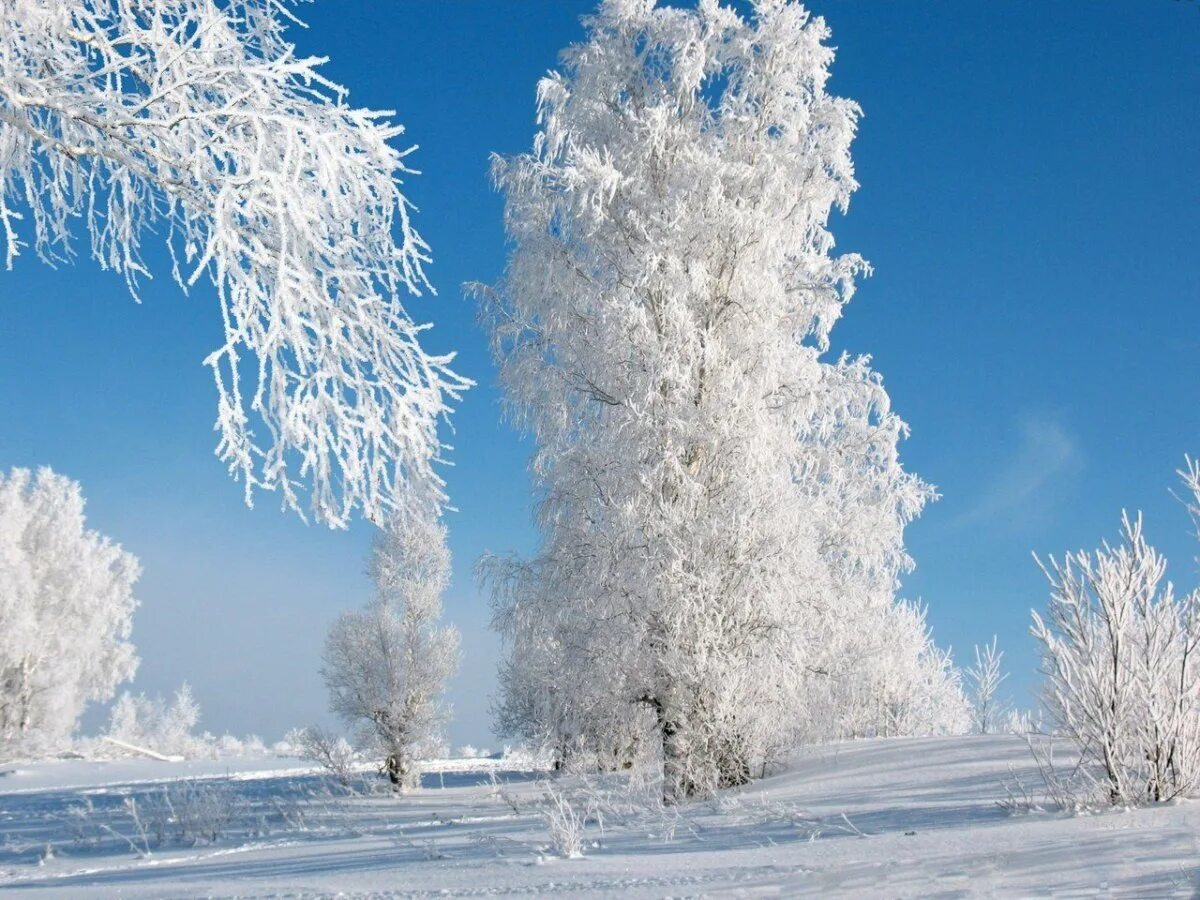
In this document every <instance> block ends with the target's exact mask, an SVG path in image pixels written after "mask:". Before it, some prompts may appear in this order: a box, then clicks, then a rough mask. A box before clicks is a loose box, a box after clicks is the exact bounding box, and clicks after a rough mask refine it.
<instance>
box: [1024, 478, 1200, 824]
mask: <svg viewBox="0 0 1200 900" xmlns="http://www.w3.org/2000/svg"><path fill="white" fill-rule="evenodd" d="M1180 475H1181V476H1182V478H1183V481H1184V484H1185V485H1186V486H1187V488H1188V490H1189V491H1190V492H1191V494H1192V496H1191V498H1189V503H1188V507H1189V510H1190V511H1191V512H1192V513H1193V516H1196V514H1197V513H1200V467H1198V466H1197V464H1196V463H1194V462H1193V461H1191V460H1188V464H1187V467H1186V468H1185V469H1184V470H1183V471H1182V472H1180ZM1121 525H1122V534H1121V538H1122V540H1121V543H1120V544H1118V545H1117V546H1115V547H1114V546H1110V545H1109V544H1108V543H1105V544H1104V545H1103V546H1102V547H1101V548H1100V549H1099V550H1098V551H1096V552H1095V553H1094V554H1093V553H1083V552H1079V553H1068V554H1067V555H1066V556H1065V557H1064V559H1063V561H1062V562H1061V563H1060V562H1057V561H1055V560H1054V559H1051V560H1050V561H1049V563H1048V564H1041V563H1040V562H1039V565H1041V566H1042V571H1043V572H1044V573H1045V575H1046V577H1047V579H1048V580H1049V582H1050V588H1051V596H1050V605H1049V608H1048V609H1047V612H1046V616H1045V618H1044V619H1043V618H1042V616H1040V615H1039V614H1038V613H1036V612H1035V613H1034V614H1033V629H1032V630H1033V635H1034V636H1035V637H1036V638H1037V639H1038V640H1039V641H1040V642H1041V645H1042V660H1043V669H1042V670H1043V673H1044V675H1045V679H1046V680H1045V685H1044V688H1043V699H1044V702H1045V705H1046V709H1047V712H1048V714H1049V717H1050V719H1051V721H1052V722H1053V724H1054V726H1055V729H1056V731H1058V732H1059V733H1061V734H1064V735H1065V736H1066V737H1068V738H1069V739H1070V740H1071V741H1073V742H1074V743H1075V744H1076V745H1077V747H1078V748H1079V751H1080V754H1081V756H1082V759H1083V762H1084V767H1081V768H1084V769H1086V770H1088V771H1085V772H1084V773H1083V774H1085V775H1089V774H1090V773H1091V772H1092V771H1094V772H1095V773H1096V774H1095V775H1094V776H1092V777H1093V778H1094V783H1093V785H1089V786H1095V787H1100V788H1101V791H1100V792H1101V793H1103V794H1104V795H1105V797H1106V799H1107V800H1108V801H1109V802H1110V803H1112V804H1114V805H1135V806H1136V805H1139V804H1143V803H1154V802H1160V801H1165V800H1172V799H1174V798H1176V797H1183V796H1195V795H1196V794H1197V793H1198V792H1200V591H1193V592H1191V593H1190V594H1186V595H1183V596H1176V594H1175V590H1174V587H1173V586H1172V585H1171V583H1170V582H1166V583H1165V585H1164V584H1163V578H1164V576H1165V574H1166V568H1167V562H1166V559H1165V558H1164V557H1163V556H1162V555H1161V554H1159V553H1158V552H1157V551H1155V550H1154V548H1153V547H1151V546H1150V545H1149V543H1147V541H1146V539H1145V537H1144V535H1143V533H1142V518H1141V516H1140V515H1138V516H1137V517H1135V518H1130V517H1129V516H1127V515H1126V516H1123V517H1122V521H1121Z"/></svg>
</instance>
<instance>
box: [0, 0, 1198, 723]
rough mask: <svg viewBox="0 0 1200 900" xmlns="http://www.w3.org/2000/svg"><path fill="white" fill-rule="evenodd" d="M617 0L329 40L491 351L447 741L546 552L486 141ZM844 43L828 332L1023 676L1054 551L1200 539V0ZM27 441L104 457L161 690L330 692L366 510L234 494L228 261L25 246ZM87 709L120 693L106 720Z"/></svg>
mask: <svg viewBox="0 0 1200 900" xmlns="http://www.w3.org/2000/svg"><path fill="white" fill-rule="evenodd" d="M591 6H592V3H591V0H454V2H438V0H396V2H392V3H380V2H367V0H336V2H335V0H319V2H317V3H315V4H313V5H311V6H305V7H303V8H302V14H303V16H304V18H305V19H306V20H307V21H308V23H309V25H310V28H309V29H308V30H307V31H304V32H299V31H298V32H296V35H295V37H296V40H297V41H298V43H299V45H300V48H301V50H302V51H303V52H306V53H314V54H321V55H328V56H330V57H331V58H332V60H331V63H330V64H329V66H328V67H327V70H326V71H327V74H328V75H330V76H331V77H333V78H335V79H336V80H338V81H341V82H342V83H343V84H346V85H347V86H349V87H350V89H351V98H352V100H353V101H354V102H356V103H358V104H361V105H366V106H371V107H375V108H382V109H394V110H396V111H397V118H398V120H399V121H401V122H403V123H404V124H405V125H406V126H407V127H408V136H409V137H410V138H411V140H412V141H413V142H414V143H417V144H419V145H420V150H419V151H418V152H417V153H416V154H415V155H414V157H412V158H411V160H412V161H413V162H414V164H415V165H416V166H417V167H418V168H420V169H421V170H422V173H423V174H422V175H421V176H419V177H417V178H413V179H412V180H411V181H410V182H409V185H408V193H409V195H410V197H411V198H412V199H413V200H414V201H415V202H416V203H417V204H418V205H419V206H420V208H421V209H420V213H419V217H418V219H417V221H418V224H419V227H420V228H421V230H422V232H423V234H424V236H425V237H426V239H427V240H428V241H429V242H430V243H431V244H432V246H433V249H434V256H435V263H434V265H433V266H432V268H431V269H430V276H431V278H432V280H433V282H434V283H435V285H436V286H437V288H438V290H439V296H438V297H436V298H423V299H414V300H410V301H409V302H408V305H409V308H410V310H411V311H412V312H413V314H414V315H415V316H416V317H418V318H420V319H423V320H428V321H432V322H434V323H435V325H436V327H435V329H434V330H433V331H432V332H431V333H430V344H431V346H432V348H434V349H439V350H444V349H452V348H453V349H457V350H458V351H459V354H460V355H459V364H458V368H459V369H460V371H462V372H463V373H464V374H466V375H468V376H470V377H472V378H474V379H475V380H476V381H478V382H479V387H478V388H476V389H475V390H473V391H471V392H470V393H469V394H468V396H467V397H466V399H465V400H464V402H463V404H462V405H461V408H460V409H459V411H458V413H457V414H456V416H455V417H454V425H455V429H456V431H455V433H454V434H453V435H451V436H449V439H450V440H451V441H452V443H453V444H454V446H455V450H454V453H453V459H454V462H455V466H454V467H453V468H451V469H449V470H447V472H446V476H447V481H448V483H449V490H450V493H451V496H452V499H453V501H454V503H455V504H456V506H457V507H458V510H459V511H458V512H457V513H454V514H452V515H451V517H450V520H449V525H450V529H451V547H452V550H453V552H454V557H455V570H454V573H455V574H454V581H453V585H452V587H451V589H450V592H449V595H448V597H447V602H446V609H447V616H448V618H450V619H451V620H452V621H454V622H455V623H456V624H457V625H458V626H459V628H460V629H461V630H462V632H463V638H464V641H463V642H464V650H465V653H464V663H463V669H462V673H461V674H460V676H459V677H458V679H457V680H456V682H455V684H454V686H453V690H452V700H453V702H454V704H455V707H456V711H457V716H456V719H455V722H454V725H453V727H452V729H451V738H452V740H453V741H454V743H455V744H460V743H463V742H467V741H470V742H474V743H486V744H491V745H492V746H496V743H497V742H495V741H494V739H493V738H492V737H491V736H490V719H489V716H488V713H487V707H488V700H489V695H490V693H491V692H492V690H493V686H494V674H493V673H494V666H495V661H496V658H497V647H496V642H495V640H494V638H493V637H492V636H491V634H490V633H489V632H488V631H487V618H488V610H487V605H486V601H485V600H484V599H483V598H482V597H481V596H480V595H479V593H478V591H477V590H476V588H475V586H474V584H473V581H472V578H471V566H472V564H473V562H474V560H475V559H476V558H477V557H478V555H479V554H480V553H481V552H483V551H484V550H494V551H505V550H518V551H521V550H528V549H529V548H531V547H532V545H533V540H534V535H533V533H532V531H531V529H530V526H529V481H528V478H527V475H526V470H525V459H526V456H527V454H528V451H529V446H528V445H527V444H525V443H523V442H522V441H521V440H520V439H519V438H518V436H517V435H515V434H514V433H513V432H512V431H511V430H510V429H509V428H508V427H507V426H506V425H505V424H504V423H503V422H502V421H501V419H500V411H499V408H498V403H497V400H498V395H497V392H496V390H495V385H494V381H495V376H494V371H493V368H492V366H491V362H490V360H489V357H488V354H487V349H486V344H485V340H484V337H483V335H482V334H481V332H480V331H479V330H478V329H477V328H476V326H475V325H474V321H473V315H474V312H473V309H472V306H471V303H470V301H468V300H466V299H464V298H463V296H462V292H461V290H460V285H461V284H462V283H463V282H464V281H468V280H484V281H490V280H494V279H495V278H496V276H497V274H498V273H499V272H500V270H501V268H502V266H503V262H504V252H505V247H504V237H503V232H502V229H501V222H500V212H501V201H500V198H499V197H498V196H496V195H495V194H494V193H493V192H492V190H491V188H490V186H489V184H488V180H487V166H488V154H489V153H490V152H492V151H499V152H505V153H510V152H519V151H522V150H524V149H526V148H527V147H528V146H529V143H530V140H531V138H532V135H533V130H534V86H535V82H536V79H537V78H538V77H539V76H540V75H541V74H542V73H544V72H545V71H546V70H547V69H549V68H551V67H552V66H553V65H554V64H555V61H556V56H557V52H558V50H559V49H560V48H561V47H563V46H565V45H566V44H568V43H570V42H572V41H575V40H577V39H579V38H580V37H581V35H582V29H581V28H580V26H579V24H578V18H579V16H580V15H581V14H583V13H585V12H587V11H588V10H589V8H590V7H591ZM812 8H813V10H814V11H815V12H817V13H819V14H822V15H824V16H825V17H826V18H827V20H828V21H829V23H830V25H831V27H832V28H833V32H834V37H833V43H834V44H835V45H836V46H837V47H838V48H839V52H838V59H837V62H836V63H835V66H834V76H833V79H832V82H831V89H832V90H834V91H835V92H837V93H840V94H842V95H845V96H849V97H852V98H854V99H856V100H857V101H859V103H861V104H862V106H863V107H864V109H865V111H866V118H865V119H864V121H863V123H862V128H861V133H860V137H859V139H858V142H857V144H856V152H855V159H856V162H857V166H858V173H859V179H860V181H861V182H862V189H861V190H860V191H859V193H858V195H857V196H856V197H855V199H854V201H853V203H852V204H851V209H850V213H849V215H848V216H847V217H846V218H845V219H844V220H842V221H839V222H837V223H836V225H835V233H836V234H837V236H838V239H839V243H840V246H841V247H842V248H843V249H847V250H854V251H857V252H860V253H862V254H863V255H864V256H866V257H867V258H868V259H869V260H870V261H871V262H872V263H873V265H874V267H875V275H874V276H873V277H872V278H871V279H869V280H867V281H866V282H864V284H863V285H862V287H861V289H860V291H859V293H858V294H857V295H856V297H855V299H854V301H853V303H852V304H851V306H850V308H849V310H848V311H847V315H846V317H845V319H844V320H843V322H842V323H841V324H840V325H839V326H838V328H837V329H836V330H835V332H834V341H835V352H836V351H838V350H841V349H846V350H850V351H853V352H867V353H870V354H872V355H873V357H874V360H875V364H876V367H877V368H878V369H879V370H880V371H881V372H882V373H883V375H884V378H885V380H886V383H887V386H888V388H889V391H890V392H891V395H892V398H893V401H894V404H895V406H896V408H897V409H898V410H899V411H900V412H901V414H902V415H903V416H904V418H905V419H906V420H907V421H908V422H909V423H910V425H911V426H912V432H913V433H912V437H911V439H910V440H909V441H908V442H907V443H906V444H905V446H904V448H903V458H904V460H905V463H906V465H907V466H908V467H909V468H911V469H912V470H914V471H916V472H919V473H920V474H921V475H922V476H924V477H925V478H926V479H927V480H929V481H931V482H933V483H934V484H936V485H937V486H938V488H939V490H940V491H941V493H942V495H943V499H942V500H941V501H940V502H938V503H936V504H934V505H933V506H931V507H929V509H928V510H927V511H926V513H925V515H924V516H923V517H922V519H921V520H919V521H918V522H917V523H916V524H914V525H913V526H912V527H911V529H910V531H909V548H910V550H911V552H912V554H913V555H914V557H915V558H916V560H917V566H918V567H917V570H916V571H915V572H914V573H913V574H912V575H911V576H909V577H908V578H907V579H906V584H905V589H904V593H905V595H906V596H909V597H921V598H922V599H924V600H925V602H926V603H928V605H929V607H930V620H931V621H932V623H933V625H934V628H935V632H936V634H937V637H938V639H939V640H940V641H941V642H942V643H949V644H952V645H953V646H954V648H955V650H956V652H957V653H958V655H959V657H960V659H961V658H965V656H966V655H967V652H968V651H969V649H970V647H971V645H972V644H973V643H975V642H982V641H985V640H987V639H989V638H990V636H991V635H992V634H993V633H995V634H998V635H999V640H1000V644H1001V647H1002V648H1004V649H1005V650H1007V653H1008V655H1007V662H1008V663H1009V665H1010V667H1011V669H1012V672H1013V674H1012V678H1011V681H1010V684H1011V686H1012V689H1013V691H1014V693H1015V695H1016V697H1017V699H1018V700H1019V701H1020V702H1022V703H1028V702H1029V701H1030V699H1031V691H1032V689H1033V688H1034V686H1035V685H1036V677H1035V669H1036V658H1035V655H1034V647H1033V643H1032V640H1031V639H1030V638H1029V637H1028V634H1027V632H1028V624H1029V610H1030V608H1031V607H1035V606H1037V607H1040V606H1041V605H1042V604H1043V603H1044V602H1045V597H1046V590H1045V586H1044V583H1043V581H1042V579H1041V576H1040V574H1039V573H1038V572H1037V570H1036V568H1035V567H1034V564H1033V562H1032V560H1031V558H1030V553H1031V551H1035V550H1036V551H1038V552H1041V553H1051V552H1052V553H1061V552H1062V551H1065V550H1069V549H1074V548H1079V547H1088V548H1090V547H1092V546H1094V545H1095V544H1096V543H1098V542H1099V540H1100V539H1101V538H1103V537H1110V538H1112V537H1115V534H1116V531H1117V526H1118V523H1119V515H1120V511H1121V510H1122V509H1123V508H1129V509H1142V510H1144V511H1145V513H1146V516H1147V530H1148V534H1149V536H1150V538H1151V540H1152V541H1153V542H1155V543H1156V544H1157V545H1158V546H1159V547H1160V549H1162V550H1163V551H1164V552H1166V553H1167V555H1168V556H1169V558H1170V560H1171V563H1172V565H1171V569H1170V572H1171V576H1172V577H1173V578H1174V580H1175V581H1176V582H1177V583H1178V584H1180V585H1181V586H1183V587H1186V588H1189V589H1190V588H1191V587H1192V586H1194V585H1195V584H1196V582H1197V580H1198V579H1197V577H1196V575H1197V565H1196V563H1195V562H1194V557H1195V556H1196V555H1197V554H1198V553H1200V544H1197V543H1196V542H1195V541H1194V540H1193V539H1192V538H1191V537H1190V525H1189V523H1188V520H1187V516H1186V515H1185V513H1184V511H1183V509H1182V508H1181V506H1180V505H1179V504H1178V502H1177V501H1175V500H1174V499H1173V498H1172V497H1171V495H1170V490H1171V489H1172V488H1173V487H1174V485H1175V476H1174V471H1175V469H1177V468H1178V467H1179V465H1180V464H1181V463H1182V462H1183V456H1184V454H1185V453H1192V454H1200V403H1198V402H1197V396H1196V390H1195V387H1196V384H1197V381H1198V377H1200V302H1197V301H1198V300H1200V253H1198V252H1197V250H1196V247H1195V241H1196V236H1197V234H1200V227H1198V226H1200V221H1198V220H1200V174H1198V169H1197V160H1198V159H1200V119H1198V118H1197V115H1196V110H1197V106H1198V101H1200V54H1198V53H1197V47H1200V3H1198V2H1194V0H1140V2H1137V3H1130V2H1103V0H1095V2H1087V3H1084V2H1078V3H1070V2H1060V3H1044V2H1017V0H1010V2H1006V3H1002V4H1001V3H989V4H984V3H977V2H950V0H941V2H927V3H903V4H901V3H891V2H883V0H878V2H833V0H827V2H815V3H814V4H812ZM0 303H2V304H3V312H2V314H0V468H4V469H7V468H9V467H11V466H14V465H20V466H35V465H39V464H49V465H51V466H52V467H54V468H55V469H57V470H59V471H62V472H64V473H67V474H69V475H71V476H73V477H75V478H77V479H79V480H80V481H81V482H82V483H83V486H84V490H85V494H86V496H87V497H88V500H89V515H90V521H91V524H92V525H93V526H94V527H96V528H99V529H100V530H102V531H103V532H105V533H107V534H110V535H112V536H113V537H114V538H116V539H117V540H119V541H120V542H121V543H123V544H124V545H125V547H127V548H128V549H129V550H131V551H133V552H134V553H135V554H137V555H138V556H139V557H140V558H141V560H142V562H143V565H144V567H145V574H144V576H143V579H142V582H141V585H140V589H139V592H138V594H139V597H140V599H141V603H142V606H141V609H140V610H139V612H138V614H137V617H136V620H135V640H136V642H137V644H138V646H139V649H140V651H141V655H142V658H143V662H142V668H141V671H140V672H139V674H138V677H137V679H136V682H135V684H134V687H135V688H136V689H140V690H145V691H148V692H164V693H165V692H167V691H170V690H171V689H173V688H174V687H175V686H177V685H178V684H179V683H180V682H181V681H184V680H187V681H189V682H191V684H192V685H193V687H194V689H195V692H196V695H197V697H198V699H199V700H200V702H201V705H202V707H203V710H204V718H203V725H204V726H205V727H207V728H209V729H211V730H214V731H233V732H235V733H248V732H257V733H260V734H261V735H262V736H264V737H266V738H269V739H274V738H277V737H278V736H279V735H280V734H282V732H283V731H284V730H285V729H286V728H288V727H290V726H292V725H300V724H305V723H308V722H312V721H317V720H326V713H325V695H324V691H323V689H322V687H321V683H320V679H319V676H318V674H317V668H318V665H319V653H320V647H321V643H322V640H323V636H324V633H325V630H326V628H327V626H328V624H329V622H330V621H332V620H333V618H334V617H335V616H336V615H337V614H338V612H340V611H341V610H343V609H347V608H350V607H352V606H355V605H358V604H360V603H361V602H363V601H365V600H366V599H367V597H368V596H369V584H368V582H367V579H366V577H365V576H364V574H363V570H364V565H365V556H366V552H367V549H368V545H369V541H370V530H369V528H367V527H365V526H362V525H359V526H357V527H354V528H352V529H350V530H349V531H347V532H331V531H328V530H325V529H322V528H318V527H307V526H305V525H303V524H302V523H301V522H300V521H299V520H298V519H296V518H295V517H294V516H289V515H287V514H284V513H282V512H280V511H279V507H278V503H277V501H276V500H275V498H273V497H272V496H270V495H262V496H260V497H259V500H258V504H257V506H256V508H255V509H253V510H249V509H246V508H245V507H244V506H243V505H242V502H241V490H240V486H238V485H235V484H234V483H232V482H231V481H230V480H229V479H228V477H227V476H226V474H225V472H224V471H223V470H222V468H221V466H220V465H219V463H218V462H217V460H216V459H215V457H214V456H213V453H212V450H213V446H214V443H215V438H214V435H213V433H212V431H211V425H212V420H213V417H214V413H215V403H214V396H213V388H212V384H211V380H210V377H209V374H208V372H207V370H205V369H204V368H203V366H202V365H201V360H202V358H203V357H204V355H205V354H206V353H207V352H208V351H209V350H211V349H212V348H213V347H215V346H216V345H217V344H218V343H219V327H220V326H219V316H218V312H217V307H216V301H215V298H214V297H213V296H212V294H211V293H210V292H209V291H208V290H195V291H193V293H192V294H191V295H190V296H187V297H185V296H183V295H182V294H181V293H180V291H179V290H178V288H176V287H175V285H174V284H172V283H171V282H170V280H169V278H167V277H165V272H164V273H163V275H161V276H160V277H159V278H158V279H157V280H156V281H155V282H154V283H153V284H150V285H147V286H146V288H145V290H144V291H143V303H142V304H141V305H138V304H135V303H134V302H133V301H132V300H131V299H130V298H129V296H128V294H127V293H126V291H125V288H124V284H123V283H122V282H121V281H120V279H119V278H117V277H115V276H113V275H112V274H110V273H103V272H101V271H99V270H98V269H97V268H96V267H95V265H94V264H92V263H91V262H90V261H87V260H86V259H81V260H80V261H79V262H78V263H77V264H76V265H75V266H74V267H67V268H62V269H59V270H52V269H50V268H49V267H46V266H44V265H42V264H40V263H38V262H37V261H36V260H35V259H34V258H33V257H32V256H26V257H23V258H22V259H20V260H19V261H18V264H17V267H16V269H15V271H13V272H0ZM90 721H91V722H93V723H94V721H95V716H94V715H93V717H92V719H91V720H90Z"/></svg>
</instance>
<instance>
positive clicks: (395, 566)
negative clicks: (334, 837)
mask: <svg viewBox="0 0 1200 900" xmlns="http://www.w3.org/2000/svg"><path fill="white" fill-rule="evenodd" d="M370 575H371V579H372V581H373V582H374V584H375V598H374V600H373V601H372V603H371V604H370V605H369V606H368V607H367V608H366V609H363V610H359V611H354V612H348V613H345V614H343V615H342V616H341V618H339V619H338V620H337V621H336V622H335V623H334V624H333V627H332V628H331V629H330V631H329V636H328V638H327V640H326V643H325V656H324V667H323V668H322V670H321V673H322V675H323V676H324V678H325V684H326V686H327V687H328V689H329V696H330V705H331V707H332V709H333V711H334V712H335V713H336V714H337V715H338V716H339V717H340V718H341V719H342V721H343V722H344V723H345V724H346V725H348V726H351V727H353V728H355V729H356V730H357V732H358V737H359V742H360V744H362V745H364V746H366V747H369V748H370V749H372V750H374V751H376V752H378V753H380V754H381V755H382V756H383V763H384V770H385V771H386V772H387V773H388V775H389V776H391V778H392V781H393V783H394V784H396V786H397V787H399V788H403V787H410V786H414V785H415V784H416V783H417V779H418V778H419V777H420V771H419V769H418V767H417V763H418V762H419V761H420V760H421V758H422V756H424V755H425V754H428V753H431V752H435V751H436V750H437V748H438V747H439V745H440V742H441V729H442V725H443V724H444V722H445V719H446V717H447V715H448V713H449V710H448V708H447V706H446V704H445V702H444V700H443V695H444V693H445V689H446V682H447V681H448V680H449V679H450V677H451V676H452V675H453V674H454V672H455V671H456V669H457V668H458V659H459V651H458V644H459V641H458V631H457V630H456V629H455V628H454V627H453V626H443V625H441V624H440V619H441V613H442V593H443V592H444V591H445V589H446V585H447V583H448V582H449V578H450V553H449V550H448V549H447V548H446V532H445V529H444V528H443V527H442V526H441V525H440V524H435V523H433V522H430V521H428V520H411V521H407V522H405V523H404V524H400V523H393V524H392V525H391V526H389V527H388V528H386V529H384V530H382V531H381V532H380V534H379V535H378V537H377V538H376V541H375V547H374V550H373V552H372V555H371V563H370Z"/></svg>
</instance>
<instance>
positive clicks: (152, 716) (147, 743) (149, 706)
mask: <svg viewBox="0 0 1200 900" xmlns="http://www.w3.org/2000/svg"><path fill="white" fill-rule="evenodd" d="M199 721H200V704H199V703H197V702H196V698H195V697H194V696H193V695H192V688H191V686H190V685H189V684H188V683H187V682H184V683H183V684H182V685H180V687H179V690H177V691H176V692H175V696H174V697H172V698H171V701H170V702H169V703H168V702H167V701H166V700H164V699H163V698H162V697H147V696H146V695H145V694H137V695H134V694H130V693H129V692H128V691H126V692H125V693H123V694H121V696H120V697H118V698H117V700H116V702H115V703H113V705H112V709H111V710H110V711H109V719H108V733H107V736H108V737H110V738H113V739H115V740H117V741H120V742H121V743H123V744H128V745H130V746H132V747H138V748H149V749H150V750H154V751H156V752H158V753H167V754H175V755H177V756H183V757H185V758H193V757H196V756H199V755H200V754H201V753H203V752H204V750H205V740H204V738H203V737H201V736H200V735H197V734H196V733H195V730H196V725H197V724H198V723H199ZM209 737H210V738H211V736H209Z"/></svg>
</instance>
